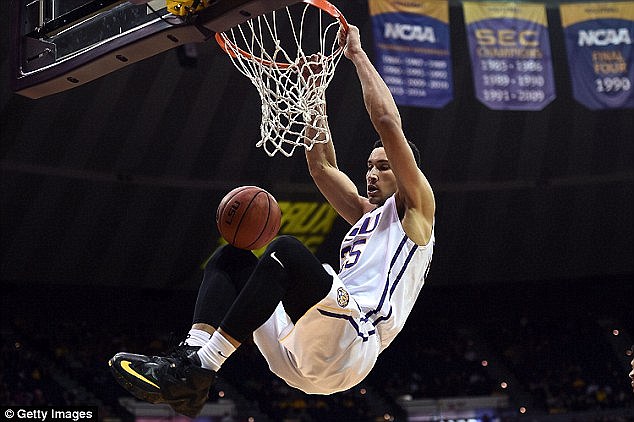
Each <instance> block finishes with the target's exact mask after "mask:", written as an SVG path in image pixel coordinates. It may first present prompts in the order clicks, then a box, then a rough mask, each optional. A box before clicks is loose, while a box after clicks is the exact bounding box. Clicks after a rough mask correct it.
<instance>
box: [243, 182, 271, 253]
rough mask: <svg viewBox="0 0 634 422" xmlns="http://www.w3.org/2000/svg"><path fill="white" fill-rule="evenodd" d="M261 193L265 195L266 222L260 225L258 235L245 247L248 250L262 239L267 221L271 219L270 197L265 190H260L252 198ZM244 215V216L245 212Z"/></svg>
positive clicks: (267, 224)
mask: <svg viewBox="0 0 634 422" xmlns="http://www.w3.org/2000/svg"><path fill="white" fill-rule="evenodd" d="M261 193H263V194H265V195H266V221H265V222H264V224H263V225H262V229H261V230H260V233H259V234H258V237H256V238H255V240H254V241H253V242H251V243H249V244H248V245H247V246H246V247H247V248H250V247H251V246H253V244H254V243H256V242H257V241H258V240H260V238H261V237H262V235H263V234H264V232H265V231H266V229H267V228H268V226H269V220H270V218H271V195H269V193H268V192H267V191H265V190H260V192H258V193H256V194H255V195H254V196H253V198H254V199H255V198H256V197H257V196H258V195H259V194H261ZM249 205H251V204H250V203H249ZM247 209H248V208H247ZM244 213H245V214H246V211H245V212H244Z"/></svg>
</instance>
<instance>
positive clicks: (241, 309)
mask: <svg viewBox="0 0 634 422" xmlns="http://www.w3.org/2000/svg"><path fill="white" fill-rule="evenodd" d="M331 287H332V276H331V275H329V274H328V273H327V272H326V270H325V269H324V268H323V266H322V265H321V263H320V262H319V260H318V259H317V258H316V257H315V256H314V255H313V254H312V253H311V252H310V251H309V250H308V249H307V248H306V247H305V246H304V245H303V244H302V243H301V242H300V241H299V240H297V239H296V238H294V237H291V236H280V237H278V238H277V239H276V240H274V241H273V242H271V244H270V245H269V246H268V247H267V249H266V251H265V253H264V254H263V255H262V257H261V258H260V260H259V261H258V264H257V265H256V267H255V270H254V271H253V273H252V274H251V277H250V278H249V281H248V282H247V284H246V285H245V286H244V288H243V289H242V291H241V292H240V294H239V295H238V297H237V299H236V300H235V302H234V303H233V305H232V306H231V308H230V309H229V310H228V312H227V314H226V316H225V317H224V319H223V320H222V322H221V323H220V332H221V333H222V334H221V333H214V335H213V336H212V338H211V340H210V341H209V342H208V343H207V344H205V346H203V347H202V348H201V349H200V350H199V351H198V355H199V356H200V359H201V361H202V363H203V367H206V368H210V369H213V370H218V369H219V367H220V366H221V365H222V363H224V361H225V359H226V358H227V357H229V356H230V355H231V353H233V351H234V350H235V348H236V347H237V346H239V345H240V343H242V342H244V341H245V340H246V339H248V338H249V337H250V336H251V335H252V333H253V331H255V330H256V329H257V328H258V327H260V326H261V325H262V324H264V322H266V320H267V319H268V318H269V317H270V316H271V314H272V313H273V311H274V310H275V308H276V307H277V305H278V304H279V303H280V302H282V303H283V305H284V308H285V310H286V312H287V314H288V315H289V316H290V317H291V320H293V321H297V320H298V319H299V318H300V317H301V316H302V315H303V314H304V313H305V312H306V311H307V310H308V309H310V308H311V307H312V306H314V305H315V304H316V303H317V302H319V301H320V300H321V299H323V298H324V297H325V296H326V295H327V294H328V292H329V291H330V288H331Z"/></svg>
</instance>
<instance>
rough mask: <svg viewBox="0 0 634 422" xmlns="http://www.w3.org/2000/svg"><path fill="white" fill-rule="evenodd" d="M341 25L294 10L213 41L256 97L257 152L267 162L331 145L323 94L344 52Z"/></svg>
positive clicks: (319, 13)
mask: <svg viewBox="0 0 634 422" xmlns="http://www.w3.org/2000/svg"><path fill="white" fill-rule="evenodd" d="M333 8H334V7H333ZM335 11H336V9H335ZM340 25H341V24H340V21H339V20H338V19H337V18H336V17H334V16H332V15H331V14H330V13H327V12H324V11H323V10H321V9H320V8H318V7H314V6H311V5H308V4H294V5H291V6H288V7H286V8H284V9H280V10H277V11H274V12H270V13H267V14H265V15H262V16H258V17H255V18H253V19H250V20H248V21H246V22H244V23H242V24H240V25H238V26H236V27H235V28H232V29H230V30H228V31H226V32H223V33H220V34H217V35H216V39H217V40H218V42H219V43H220V45H221V46H222V47H223V48H224V49H225V51H226V52H227V53H228V55H229V57H230V58H231V61H232V62H233V64H234V65H235V67H236V68H237V69H238V70H239V71H240V72H241V73H242V74H244V75H245V76H247V77H248V78H249V79H250V80H251V82H252V83H253V85H255V87H256V88H257V90H258V93H259V94H260V98H261V100H262V121H261V124H260V131H261V139H260V141H259V142H258V143H257V144H256V146H257V147H262V148H263V149H264V151H265V152H266V153H267V154H268V155H269V156H271V157H272V156H274V155H275V154H277V153H278V152H279V153H281V154H283V155H285V156H287V157H290V156H291V155H293V152H294V151H295V149H296V148H298V147H302V148H306V149H309V150H310V149H311V148H312V147H313V145H314V144H315V143H326V142H329V141H330V133H329V131H328V130H327V129H326V128H327V115H326V88H327V87H328V84H329V83H330V81H331V80H332V77H333V75H334V72H335V68H336V67H337V64H338V63H339V60H340V59H341V56H342V52H343V49H342V48H340V46H339V42H338V37H337V33H338V31H339V27H340ZM219 38H220V39H219Z"/></svg>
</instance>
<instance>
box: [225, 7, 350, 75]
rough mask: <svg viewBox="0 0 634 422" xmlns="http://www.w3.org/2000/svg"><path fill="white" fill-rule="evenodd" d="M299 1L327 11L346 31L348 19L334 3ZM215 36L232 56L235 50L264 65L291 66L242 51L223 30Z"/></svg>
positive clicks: (234, 55) (284, 67)
mask: <svg viewBox="0 0 634 422" xmlns="http://www.w3.org/2000/svg"><path fill="white" fill-rule="evenodd" d="M301 2H302V3H306V4H310V5H311V6H315V7H317V8H319V9H321V10H323V11H324V12H326V13H328V14H329V15H330V16H332V17H333V18H335V19H337V20H338V21H339V26H340V27H341V28H343V31H344V32H348V21H347V20H346V18H345V17H344V16H343V14H342V13H341V12H340V11H339V9H337V8H336V7H335V5H333V4H332V3H330V2H328V1H327V0H301ZM215 38H216V42H217V43H218V45H220V48H222V49H223V50H224V51H225V52H226V53H227V54H229V55H230V56H232V57H237V56H236V52H237V54H240V55H241V56H243V57H244V58H246V59H247V60H250V61H254V62H258V63H260V64H262V65H264V66H269V67H278V68H281V69H286V68H288V67H290V66H291V63H281V62H273V61H270V60H266V59H262V58H259V57H255V56H254V55H253V54H251V53H249V52H248V51H244V50H243V49H241V48H240V47H238V46H237V45H235V44H234V43H233V42H231V40H229V38H228V37H227V36H226V35H225V34H224V32H216V36H215ZM228 45H229V46H231V49H229V48H228V47H227V46H228ZM342 48H343V47H341V46H340V47H339V48H337V50H335V51H334V52H333V53H332V54H331V55H330V56H328V59H330V57H332V56H334V55H336V54H338V53H339V51H341V50H342Z"/></svg>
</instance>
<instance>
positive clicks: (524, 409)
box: [520, 406, 526, 414]
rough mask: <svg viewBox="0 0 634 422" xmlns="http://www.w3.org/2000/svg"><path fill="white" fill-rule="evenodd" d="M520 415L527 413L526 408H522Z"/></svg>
mask: <svg viewBox="0 0 634 422" xmlns="http://www.w3.org/2000/svg"><path fill="white" fill-rule="evenodd" d="M520 413H522V414H524V413H526V408H525V407H524V406H522V407H520Z"/></svg>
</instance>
